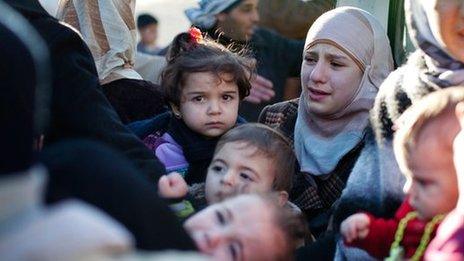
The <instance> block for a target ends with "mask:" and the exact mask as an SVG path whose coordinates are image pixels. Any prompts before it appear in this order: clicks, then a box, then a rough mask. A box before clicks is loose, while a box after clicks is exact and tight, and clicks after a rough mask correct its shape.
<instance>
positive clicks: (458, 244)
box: [425, 87, 464, 260]
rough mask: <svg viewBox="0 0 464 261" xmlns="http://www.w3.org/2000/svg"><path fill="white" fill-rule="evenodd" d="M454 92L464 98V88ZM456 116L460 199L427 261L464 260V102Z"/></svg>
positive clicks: (431, 249) (432, 243) (456, 163)
mask: <svg viewBox="0 0 464 261" xmlns="http://www.w3.org/2000/svg"><path fill="white" fill-rule="evenodd" d="M458 88H459V89H455V90H453V92H456V93H458V92H459V93H460V95H461V97H463V96H464V88H463V87H458ZM456 116H457V118H458V119H459V122H460V125H461V131H460V132H459V134H458V135H457V136H456V138H455V139H454V144H453V150H454V166H455V168H456V173H457V178H458V187H459V199H458V203H457V205H456V208H455V209H454V210H453V211H452V212H451V213H450V214H448V215H447V216H446V218H445V220H444V221H443V223H442V224H441V225H440V228H439V229H438V231H437V236H436V237H435V239H434V240H433V241H432V242H431V243H430V246H429V248H428V249H427V252H426V254H425V259H426V260H464V101H461V102H460V103H458V105H456Z"/></svg>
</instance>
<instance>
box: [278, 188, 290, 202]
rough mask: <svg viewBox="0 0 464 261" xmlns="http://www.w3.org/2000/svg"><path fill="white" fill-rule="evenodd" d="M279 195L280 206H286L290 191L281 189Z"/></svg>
mask: <svg viewBox="0 0 464 261" xmlns="http://www.w3.org/2000/svg"><path fill="white" fill-rule="evenodd" d="M278 197H279V199H278V200H279V205H280V206H284V205H285V204H286V203H287V201H288V193H287V191H283V190H282V191H279V194H278Z"/></svg>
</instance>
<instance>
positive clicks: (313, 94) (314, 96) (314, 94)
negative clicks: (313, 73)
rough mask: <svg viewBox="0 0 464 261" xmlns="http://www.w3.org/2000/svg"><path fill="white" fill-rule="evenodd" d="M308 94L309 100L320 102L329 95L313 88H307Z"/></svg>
mask: <svg viewBox="0 0 464 261" xmlns="http://www.w3.org/2000/svg"><path fill="white" fill-rule="evenodd" d="M308 94H309V98H310V99H311V100H313V101H321V100H323V99H325V98H326V97H327V96H329V95H330V93H328V92H325V91H321V90H317V89H314V88H308Z"/></svg>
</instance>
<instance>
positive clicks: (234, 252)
mask: <svg viewBox="0 0 464 261" xmlns="http://www.w3.org/2000/svg"><path fill="white" fill-rule="evenodd" d="M229 251H230V255H231V256H232V260H238V250H237V248H236V247H235V246H234V245H229Z"/></svg>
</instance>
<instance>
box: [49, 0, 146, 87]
mask: <svg viewBox="0 0 464 261" xmlns="http://www.w3.org/2000/svg"><path fill="white" fill-rule="evenodd" d="M134 12H135V0H60V3H59V7H58V13H57V18H58V19H59V20H61V21H64V22H66V23H68V24H70V25H71V26H73V27H74V28H76V29H77V30H78V31H79V32H80V33H81V34H82V37H83V38H84V41H85V42H86V43H87V45H88V46H89V48H90V51H91V52H92V56H93V58H94V60H95V64H96V67H97V70H98V77H99V79H100V82H101V83H102V84H105V83H109V82H112V81H115V80H118V79H122V78H129V79H142V77H141V76H140V75H139V74H138V73H137V72H136V71H135V70H133V66H134V58H135V54H136V41H137V38H136V37H137V32H136V25H135V19H134Z"/></svg>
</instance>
